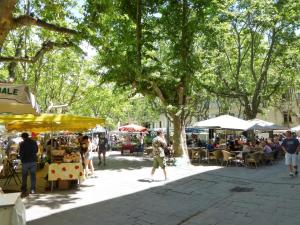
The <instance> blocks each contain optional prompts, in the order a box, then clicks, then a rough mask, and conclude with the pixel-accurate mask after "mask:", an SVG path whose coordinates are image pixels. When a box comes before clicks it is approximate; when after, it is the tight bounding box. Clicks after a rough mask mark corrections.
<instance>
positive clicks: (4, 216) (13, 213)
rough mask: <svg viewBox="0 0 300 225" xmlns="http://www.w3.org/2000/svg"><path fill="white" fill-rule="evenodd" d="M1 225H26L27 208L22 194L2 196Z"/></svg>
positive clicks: (0, 196)
mask: <svg viewBox="0 0 300 225" xmlns="http://www.w3.org/2000/svg"><path fill="white" fill-rule="evenodd" d="M0 224H1V225H25V224H26V218H25V206H24V204H23V202H22V200H21V193H9V194H0Z"/></svg>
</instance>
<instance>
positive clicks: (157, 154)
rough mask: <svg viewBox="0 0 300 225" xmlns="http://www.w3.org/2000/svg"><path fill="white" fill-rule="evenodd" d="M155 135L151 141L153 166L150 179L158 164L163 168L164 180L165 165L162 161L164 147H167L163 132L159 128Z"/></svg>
mask: <svg viewBox="0 0 300 225" xmlns="http://www.w3.org/2000/svg"><path fill="white" fill-rule="evenodd" d="M156 134H157V136H156V137H155V138H154V139H153V141H152V146H153V168H152V171H151V179H152V180H153V175H154V172H155V170H156V169H157V168H158V167H159V166H160V167H161V168H162V169H163V172H164V175H165V180H167V172H166V165H165V162H164V157H165V149H166V148H167V147H168V146H167V142H166V140H165V137H164V134H163V132H162V131H161V130H159V131H157V133H156Z"/></svg>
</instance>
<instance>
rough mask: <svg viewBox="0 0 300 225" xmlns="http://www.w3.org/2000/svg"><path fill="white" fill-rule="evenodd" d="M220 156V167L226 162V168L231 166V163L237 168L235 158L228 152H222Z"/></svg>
mask: <svg viewBox="0 0 300 225" xmlns="http://www.w3.org/2000/svg"><path fill="white" fill-rule="evenodd" d="M222 154H223V161H222V164H221V165H222V166H223V163H224V162H226V166H228V165H231V164H232V163H233V162H234V163H235V165H236V166H237V160H236V158H235V156H233V155H232V154H231V153H230V152H229V151H226V150H222Z"/></svg>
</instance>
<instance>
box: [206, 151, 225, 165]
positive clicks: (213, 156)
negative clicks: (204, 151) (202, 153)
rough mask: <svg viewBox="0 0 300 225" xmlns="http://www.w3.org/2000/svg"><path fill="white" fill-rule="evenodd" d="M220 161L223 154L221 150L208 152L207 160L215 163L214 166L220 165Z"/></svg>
mask: <svg viewBox="0 0 300 225" xmlns="http://www.w3.org/2000/svg"><path fill="white" fill-rule="evenodd" d="M222 159H223V153H222V150H215V151H213V152H209V155H208V160H209V161H210V160H215V161H216V164H219V163H220V164H221V162H222Z"/></svg>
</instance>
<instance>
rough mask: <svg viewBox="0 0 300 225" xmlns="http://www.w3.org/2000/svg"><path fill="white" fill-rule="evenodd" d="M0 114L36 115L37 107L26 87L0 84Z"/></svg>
mask: <svg viewBox="0 0 300 225" xmlns="http://www.w3.org/2000/svg"><path fill="white" fill-rule="evenodd" d="M0 113H8V114H35V115H36V114H38V113H39V107H38V105H37V102H36V100H35V97H34V95H33V94H32V93H30V92H29V90H28V87H27V86H26V85H23V84H6V83H0Z"/></svg>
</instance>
